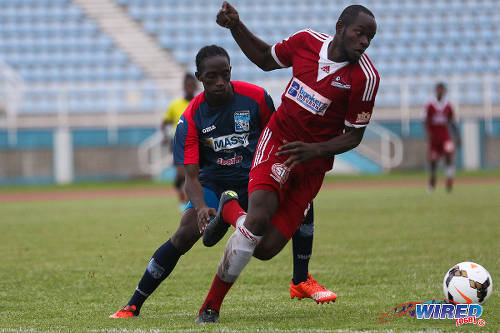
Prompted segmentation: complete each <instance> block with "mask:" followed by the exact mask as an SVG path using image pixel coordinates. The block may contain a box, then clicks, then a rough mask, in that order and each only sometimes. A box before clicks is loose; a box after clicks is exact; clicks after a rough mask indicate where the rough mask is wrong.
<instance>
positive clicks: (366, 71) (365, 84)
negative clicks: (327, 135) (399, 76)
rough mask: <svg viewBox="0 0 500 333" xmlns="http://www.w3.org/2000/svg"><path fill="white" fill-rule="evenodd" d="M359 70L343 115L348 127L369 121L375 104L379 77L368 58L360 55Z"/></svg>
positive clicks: (359, 125) (358, 125)
mask: <svg viewBox="0 0 500 333" xmlns="http://www.w3.org/2000/svg"><path fill="white" fill-rule="evenodd" d="M359 64H360V67H361V71H360V73H359V76H358V77H357V78H356V79H355V80H353V82H352V84H351V94H350V96H349V104H348V109H347V113H346V116H345V125H346V126H348V127H356V128H360V127H365V126H366V125H368V123H369V122H370V118H371V116H372V112H373V106H374V105H375V96H376V95H377V91H378V86H379V83H380V78H379V76H378V73H377V71H376V70H375V68H374V67H373V66H372V65H371V63H370V62H369V60H368V59H367V58H365V57H361V58H360V60H359Z"/></svg>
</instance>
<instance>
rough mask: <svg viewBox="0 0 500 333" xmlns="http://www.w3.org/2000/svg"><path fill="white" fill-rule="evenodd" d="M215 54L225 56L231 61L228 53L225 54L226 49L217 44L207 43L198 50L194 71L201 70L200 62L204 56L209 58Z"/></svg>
mask: <svg viewBox="0 0 500 333" xmlns="http://www.w3.org/2000/svg"><path fill="white" fill-rule="evenodd" d="M215 56H223V57H226V58H227V61H228V62H229V63H231V60H230V58H229V54H227V52H226V50H224V48H222V47H220V46H217V45H207V46H204V47H202V48H201V49H200V50H199V51H198V54H197V55H196V71H197V72H200V73H201V72H202V63H203V61H204V60H205V59H206V58H211V57H215Z"/></svg>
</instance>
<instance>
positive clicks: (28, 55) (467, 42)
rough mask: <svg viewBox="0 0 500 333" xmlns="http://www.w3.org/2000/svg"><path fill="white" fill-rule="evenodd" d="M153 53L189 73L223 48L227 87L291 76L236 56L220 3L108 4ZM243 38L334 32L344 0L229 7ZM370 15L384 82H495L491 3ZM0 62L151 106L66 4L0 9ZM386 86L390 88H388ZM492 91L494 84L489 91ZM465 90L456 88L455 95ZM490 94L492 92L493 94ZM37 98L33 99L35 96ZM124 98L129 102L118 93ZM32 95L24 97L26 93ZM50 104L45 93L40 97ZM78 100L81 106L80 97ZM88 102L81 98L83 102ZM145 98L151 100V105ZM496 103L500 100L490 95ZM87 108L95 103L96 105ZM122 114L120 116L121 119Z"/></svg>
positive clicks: (392, 87)
mask: <svg viewBox="0 0 500 333" xmlns="http://www.w3.org/2000/svg"><path fill="white" fill-rule="evenodd" d="M114 1H116V2H117V3H118V4H119V5H121V6H123V8H124V9H125V10H126V13H128V14H129V15H130V17H131V18H133V19H134V20H136V21H138V22H140V23H141V24H142V26H143V27H144V30H145V31H146V32H147V33H149V34H150V35H151V36H153V37H154V38H155V39H156V41H157V42H158V44H159V45H160V46H161V47H163V48H164V49H166V50H169V51H172V52H173V56H174V59H175V60H176V61H178V62H179V63H181V64H183V65H185V66H186V68H188V69H190V70H192V71H194V70H195V68H194V67H195V66H194V56H195V54H196V52H197V51H198V50H199V48H200V47H202V46H204V45H207V44H219V45H221V46H223V47H225V48H226V49H227V50H228V52H229V54H230V56H231V62H232V64H233V79H235V80H246V81H256V82H262V81H264V80H266V79H286V78H287V77H289V75H290V72H289V71H273V72H267V73H264V72H262V71H260V70H258V69H256V67H255V65H253V64H252V63H251V62H250V61H248V59H247V58H246V57H245V56H244V55H243V54H242V52H241V51H240V49H239V48H238V46H237V45H236V43H234V41H233V39H232V37H231V35H230V34H229V33H228V32H227V31H225V29H223V28H220V27H218V26H217V25H216V24H215V15H216V13H217V11H218V10H219V7H220V4H221V1H206V0H183V1H178V0H114ZM232 3H233V4H234V5H235V6H236V7H237V9H238V10H239V12H240V15H241V17H242V18H243V19H244V20H245V22H246V23H247V25H248V26H249V28H250V29H251V30H252V31H254V32H255V33H256V34H257V35H258V36H260V37H261V38H263V39H264V40H266V41H267V42H269V43H275V42H278V41H280V40H281V39H282V38H284V37H286V36H288V35H290V34H292V33H294V32H295V31H298V30H300V29H303V28H306V27H310V28H312V29H314V30H318V31H322V32H330V33H331V32H332V31H333V28H334V25H335V20H336V18H337V17H338V16H339V14H340V10H341V9H342V8H344V7H345V6H346V5H348V4H350V3H351V2H350V1H347V0H336V1H334V0H315V1H309V2H307V1H299V0H288V1H285V0H275V1H269V0H252V1H247V0H233V1H232ZM361 3H362V4H364V5H366V6H367V7H368V8H370V9H372V11H373V12H374V14H375V16H376V18H377V22H378V32H377V36H376V37H375V39H374V41H373V43H372V46H371V47H370V49H369V50H368V54H369V56H370V57H371V59H372V61H373V62H374V63H375V66H376V67H377V69H378V70H379V72H380V75H381V77H382V80H383V81H382V82H384V81H385V82H389V81H390V82H397V79H398V78H419V77H435V78H450V77H453V76H459V77H466V78H468V77H473V78H474V77H478V76H481V75H485V74H489V75H496V76H498V75H500V61H498V59H499V58H500V44H499V43H497V39H498V37H499V36H500V23H499V22H500V2H499V1H497V0H449V1H445V0H421V1H400V0H387V1H379V0H365V1H362V2H361ZM0 20H1V22H2V24H1V25H0V60H1V61H3V62H5V63H6V64H8V65H9V66H11V67H12V68H13V69H14V70H16V71H17V72H18V73H19V74H20V76H21V77H22V78H23V80H24V81H25V82H26V83H27V84H28V85H30V84H33V85H38V86H43V85H46V84H49V85H58V84H62V85H65V84H69V85H77V86H78V85H87V86H89V85H92V84H97V85H98V86H101V87H102V86H104V85H106V83H110V82H113V85H118V90H119V91H121V90H123V91H125V90H126V88H123V89H122V88H120V87H119V86H120V83H127V84H129V83H134V82H135V83H137V85H138V86H141V85H143V84H146V86H147V87H148V88H147V89H146V90H144V91H142V92H141V93H140V95H141V96H142V98H141V99H140V102H139V103H138V104H137V103H132V104H128V106H127V105H122V106H123V110H125V111H126V110H129V109H135V110H148V108H150V107H151V105H154V100H155V98H156V97H155V96H153V95H152V94H150V93H149V92H148V91H150V90H149V89H151V90H154V89H155V88H154V84H153V83H151V81H149V78H148V77H147V75H146V74H145V73H144V72H143V71H142V70H141V68H139V67H138V66H137V65H136V64H134V62H133V61H132V60H131V59H130V58H129V57H128V56H127V54H125V53H124V52H123V51H122V50H121V49H120V47H119V46H117V45H116V44H115V43H114V42H113V40H112V39H111V38H110V37H109V36H108V35H106V34H105V33H103V32H102V31H101V30H100V29H99V27H98V26H97V24H96V23H95V22H94V21H93V20H91V19H90V18H88V17H87V16H86V15H85V13H84V12H83V11H82V10H81V9H80V7H78V6H77V5H75V3H73V2H72V1H71V0H0ZM387 79H390V80H387ZM410 82H411V83H412V84H413V85H412V87H411V95H410V96H409V103H410V105H420V104H422V103H423V102H425V100H426V99H427V98H428V96H429V94H430V92H431V90H432V85H433V82H428V84H421V83H420V82H417V83H413V81H412V80H410ZM495 84H497V83H495ZM462 88H463V87H462ZM463 89H464V91H463V93H460V94H458V96H457V98H458V101H459V102H460V103H464V104H480V103H482V101H483V97H482V95H483V93H482V87H481V86H480V85H479V86H478V85H474V86H473V87H471V88H470V89H469V88H463ZM495 91H497V90H495ZM98 92H99V89H97V90H95V91H94V93H95V94H96V95H95V98H91V97H89V96H90V95H89V94H92V93H91V92H88V93H85V94H77V93H75V94H73V95H75V96H73V95H72V96H73V97H71V98H69V99H70V100H74V102H72V103H69V105H70V110H69V112H86V111H91V110H96V109H99V108H101V107H102V106H103V105H105V104H106V103H105V102H104V99H102V100H103V102H102V103H101V102H100V100H101V97H100V95H99V94H98ZM33 94H34V95H36V94H40V91H39V90H36V91H34V92H33ZM125 94H129V93H127V92H125ZM28 95H29V92H28ZM43 95H44V94H41V96H40V97H39V98H38V99H37V101H38V103H35V102H34V101H32V100H31V101H30V100H28V99H26V102H25V103H24V104H23V108H22V112H42V110H44V109H46V111H47V112H54V111H53V109H54V106H53V105H52V107H51V106H50V103H51V102H50V98H48V97H47V98H45V99H44V97H43ZM45 95H46V96H49V95H50V93H47V94H45ZM80 95H81V98H82V100H81V103H79V102H78V101H79V99H78V96H80ZM85 96H87V97H85ZM149 98H150V99H149ZM493 98H494V102H495V103H500V95H499V94H496V93H495V94H493ZM93 101H94V102H95V103H94V104H92V103H93ZM400 103H401V95H400V87H399V85H398V84H382V85H381V87H380V91H379V95H378V97H377V105H378V106H398V105H399V104H400ZM120 110H121V109H120Z"/></svg>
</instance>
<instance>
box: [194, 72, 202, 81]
mask: <svg viewBox="0 0 500 333" xmlns="http://www.w3.org/2000/svg"><path fill="white" fill-rule="evenodd" d="M194 76H196V79H197V80H198V81H200V82H202V81H201V73H199V72H195V73H194Z"/></svg>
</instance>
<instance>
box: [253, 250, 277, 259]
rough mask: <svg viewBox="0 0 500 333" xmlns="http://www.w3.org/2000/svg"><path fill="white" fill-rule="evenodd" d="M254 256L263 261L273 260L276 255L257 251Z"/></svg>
mask: <svg viewBox="0 0 500 333" xmlns="http://www.w3.org/2000/svg"><path fill="white" fill-rule="evenodd" d="M253 256H254V257H255V258H257V259H259V260H262V261H266V260H271V259H272V258H274V254H270V253H266V252H260V251H255V252H254V254H253Z"/></svg>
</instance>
